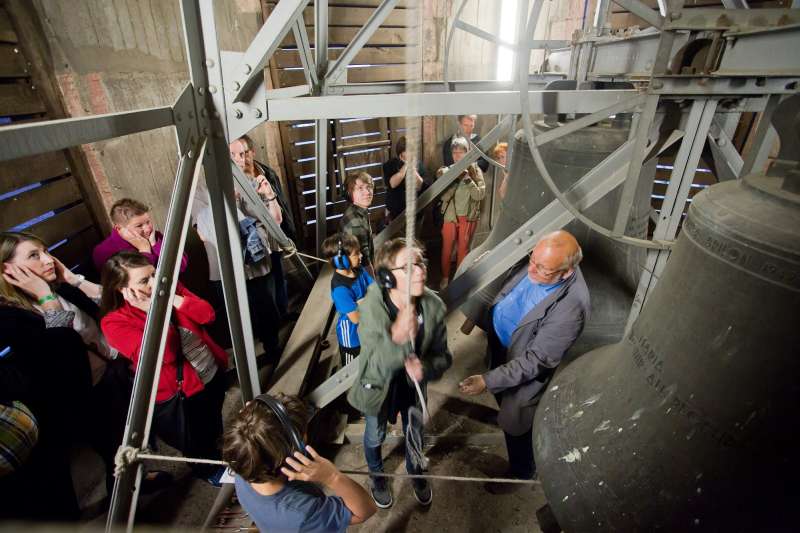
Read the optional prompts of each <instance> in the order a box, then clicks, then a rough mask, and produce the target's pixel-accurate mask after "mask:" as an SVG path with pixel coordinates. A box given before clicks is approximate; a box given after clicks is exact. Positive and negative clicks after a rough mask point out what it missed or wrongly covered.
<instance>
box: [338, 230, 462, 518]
mask: <svg viewBox="0 0 800 533" xmlns="http://www.w3.org/2000/svg"><path fill="white" fill-rule="evenodd" d="M409 265H411V272H412V274H411V278H410V279H409V278H408V267H409ZM376 266H377V267H378V270H377V273H376V275H377V283H373V284H372V285H371V286H370V287H369V289H367V295H366V297H365V298H364V300H362V302H361V303H360V304H359V306H358V311H359V315H360V319H361V320H360V323H359V336H360V338H361V354H360V356H359V359H358V361H359V364H358V377H357V378H356V382H355V383H354V384H353V387H352V388H351V389H350V392H349V393H348V394H347V400H348V401H349V402H350V404H351V405H352V406H353V407H355V408H356V409H358V410H359V411H361V412H362V413H364V415H365V417H366V429H365V431H364V454H365V455H366V459H367V465H368V466H369V470H370V472H383V457H382V455H381V444H383V441H384V440H385V438H386V424H387V422H388V421H389V420H391V421H392V422H394V421H395V420H396V419H397V413H398V412H399V413H400V415H401V417H402V420H403V428H404V429H405V428H407V427H408V423H409V420H408V418H409V417H408V410H409V408H410V407H414V406H416V405H417V401H418V397H417V392H416V388H415V385H414V381H416V382H418V383H419V384H420V386H421V387H420V390H421V394H422V395H423V397H424V395H425V384H426V383H427V382H428V381H435V380H438V379H439V378H441V377H442V374H443V373H444V371H445V370H447V369H448V368H449V367H450V365H451V364H452V362H453V356H452V355H451V354H450V351H449V349H448V348H447V330H446V328H445V323H444V315H445V310H446V309H445V305H444V302H442V300H441V299H440V298H439V297H438V296H437V295H436V293H434V292H433V291H432V290H430V289H428V288H427V287H425V280H426V278H427V271H428V269H427V265H426V263H425V259H424V258H423V254H422V249H421V248H420V247H419V246H417V245H416V244H413V245H408V244H407V243H406V241H405V239H393V240H391V241H388V242H386V243H384V244H383V246H381V248H380V250H379V251H378V253H377V258H376ZM409 294H410V298H409ZM412 346H413V351H412ZM406 470H407V471H408V473H409V474H420V473H422V469H421V468H420V466H419V465H418V464H417V463H416V461H415V460H414V458H413V457H411V456H410V455H409V452H408V447H407V448H406ZM413 487H414V497H415V498H416V499H417V501H418V502H419V503H420V504H422V505H430V503H431V501H432V499H433V492H432V490H431V486H430V484H429V483H428V481H427V480H422V479H414V481H413ZM371 494H372V498H373V500H375V504H376V505H377V506H378V507H381V508H383V509H386V508H388V507H391V505H392V503H393V502H394V500H393V498H392V492H391V488H390V487H389V484H388V483H387V482H386V478H384V477H378V476H375V477H373V478H372V486H371Z"/></svg>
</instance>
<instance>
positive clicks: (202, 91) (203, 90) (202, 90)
mask: <svg viewBox="0 0 800 533" xmlns="http://www.w3.org/2000/svg"><path fill="white" fill-rule="evenodd" d="M197 94H206V91H205V89H203V88H202V87H198V88H197Z"/></svg>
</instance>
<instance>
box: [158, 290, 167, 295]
mask: <svg viewBox="0 0 800 533" xmlns="http://www.w3.org/2000/svg"><path fill="white" fill-rule="evenodd" d="M165 294H167V293H166V292H165V291H163V290H162V291H158V295H159V296H164V295H165Z"/></svg>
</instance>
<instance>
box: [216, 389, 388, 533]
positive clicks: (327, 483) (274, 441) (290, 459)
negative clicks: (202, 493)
mask: <svg viewBox="0 0 800 533" xmlns="http://www.w3.org/2000/svg"><path fill="white" fill-rule="evenodd" d="M268 404H269V405H268ZM278 412H282V415H283V418H284V420H283V421H282V420H281V419H279V418H278ZM307 424H308V412H307V410H306V407H305V405H304V404H303V402H302V401H301V400H299V399H298V398H296V397H292V396H285V395H278V396H277V397H266V395H262V396H260V397H259V398H256V399H255V400H253V401H251V402H248V403H247V405H245V406H244V408H243V409H242V410H240V411H239V413H238V414H237V415H236V417H235V418H234V420H233V421H232V422H231V424H230V425H229V426H228V428H227V430H226V431H225V436H224V439H223V459H224V460H225V461H226V462H227V463H228V464H230V466H231V469H232V470H233V471H234V473H235V488H236V496H237V498H238V499H239V502H240V503H241V504H242V507H243V508H244V510H245V511H246V512H247V513H248V514H249V515H250V517H251V518H252V519H253V521H255V523H256V525H257V526H258V528H259V529H260V530H261V531H270V532H273V531H274V532H281V533H283V532H312V531H314V532H317V531H320V532H334V531H335V532H340V531H345V530H346V529H347V527H348V526H349V525H350V524H358V523H361V522H363V521H365V520H366V519H367V518H369V517H370V516H372V515H373V514H374V513H375V511H376V510H377V509H376V508H375V506H374V505H373V504H372V501H371V500H370V498H369V495H367V492H366V491H365V490H364V488H363V487H361V485H359V484H357V483H356V482H355V481H353V480H352V479H350V478H349V477H347V476H345V475H343V474H342V473H341V472H339V471H338V470H337V469H336V467H335V466H333V464H332V463H331V462H330V461H328V460H327V459H325V458H324V457H320V456H319V455H318V454H317V452H316V451H314V449H313V448H311V447H310V446H306V447H305V450H303V453H301V452H300V451H299V450H298V449H297V448H299V447H302V445H301V444H297V441H298V440H301V437H300V435H305V429H306V426H307ZM287 425H288V426H287ZM292 452H294V453H292ZM283 465H285V466H283ZM318 484H319V485H322V486H324V487H326V488H327V489H329V490H330V491H331V492H333V493H334V494H335V495H334V496H326V495H325V493H324V492H323V491H322V489H321V488H320V486H319V485H318Z"/></svg>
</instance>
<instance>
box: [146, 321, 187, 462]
mask: <svg viewBox="0 0 800 533" xmlns="http://www.w3.org/2000/svg"><path fill="white" fill-rule="evenodd" d="M183 360H184V357H183V347H182V346H181V344H180V333H178V352H177V353H176V354H175V365H176V373H175V381H176V382H177V384H178V391H177V392H176V393H175V395H174V396H173V397H172V398H170V399H169V400H164V401H163V402H158V403H156V408H155V411H154V413H153V427H155V429H156V433H157V434H158V436H159V437H160V438H161V439H162V440H163V441H164V442H166V443H167V444H169V445H170V446H172V447H173V448H175V449H176V450H178V451H180V452H185V451H186V445H187V443H188V442H189V428H188V426H187V424H186V405H185V404H186V394H184V392H183Z"/></svg>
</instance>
